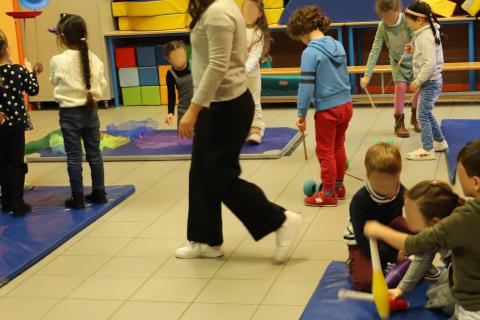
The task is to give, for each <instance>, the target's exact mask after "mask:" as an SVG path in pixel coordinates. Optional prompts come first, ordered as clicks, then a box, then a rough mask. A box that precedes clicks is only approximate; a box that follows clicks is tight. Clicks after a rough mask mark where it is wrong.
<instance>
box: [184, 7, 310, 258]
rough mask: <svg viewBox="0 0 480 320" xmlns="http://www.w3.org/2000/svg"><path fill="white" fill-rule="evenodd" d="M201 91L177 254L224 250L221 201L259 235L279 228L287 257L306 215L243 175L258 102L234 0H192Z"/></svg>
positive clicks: (187, 129)
mask: <svg viewBox="0 0 480 320" xmlns="http://www.w3.org/2000/svg"><path fill="white" fill-rule="evenodd" d="M189 11H190V15H191V16H192V23H191V24H190V29H191V43H192V58H193V61H194V63H193V68H192V73H193V82H194V97H193V99H192V103H191V106H190V108H189V109H188V111H187V113H186V114H185V115H184V117H183V118H182V121H181V122H180V129H179V133H180V136H181V137H183V138H190V137H192V136H194V141H193V152H192V163H191V168H190V186H189V188H190V193H189V211H188V230H187V238H188V240H189V243H187V245H186V246H184V247H182V248H179V249H177V251H176V252H175V254H176V256H177V257H178V258H198V257H207V258H215V257H220V256H222V255H223V252H222V250H221V245H222V243H223V236H222V215H221V203H222V202H223V203H225V205H226V206H227V207H228V208H229V209H230V210H231V211H232V212H233V213H234V214H235V215H236V216H237V217H238V218H239V219H240V220H241V221H242V222H243V224H244V225H245V226H246V227H247V229H248V230H249V232H250V234H251V235H252V236H253V238H254V239H255V240H260V239H261V238H263V237H265V236H266V235H268V234H270V233H271V232H274V231H276V232H277V249H276V252H275V260H276V261H278V262H281V261H284V260H285V258H286V256H287V255H288V251H289V248H290V246H291V243H292V240H293V238H294V236H295V233H296V231H297V230H298V228H299V226H300V224H301V221H302V218H301V217H300V216H299V215H298V214H296V213H293V212H290V211H286V210H285V209H284V208H282V207H279V206H277V205H275V204H273V203H271V202H269V201H268V200H267V198H266V197H265V195H264V193H263V192H262V190H260V189H259V188H258V187H257V186H255V185H253V184H251V183H248V182H246V181H244V180H242V179H240V178H239V176H240V173H241V169H240V163H239V155H240V150H241V148H242V146H243V144H244V142H245V138H246V137H247V134H248V132H249V130H250V126H251V123H252V119H253V113H254V102H253V99H252V96H251V94H250V92H249V91H248V89H247V76H246V73H245V61H246V57H247V52H246V49H245V48H246V28H245V22H244V20H243V17H242V14H241V12H240V9H239V8H238V6H237V4H236V3H235V1H234V0H190V4H189Z"/></svg>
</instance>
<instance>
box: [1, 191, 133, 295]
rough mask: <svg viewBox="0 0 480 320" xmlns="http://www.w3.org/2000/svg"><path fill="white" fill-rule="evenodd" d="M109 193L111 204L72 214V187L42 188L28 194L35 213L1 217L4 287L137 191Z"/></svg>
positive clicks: (91, 207) (95, 206)
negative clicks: (66, 204)
mask: <svg viewBox="0 0 480 320" xmlns="http://www.w3.org/2000/svg"><path fill="white" fill-rule="evenodd" d="M86 191H87V192H88V190H86ZM106 191H107V197H108V200H109V201H108V203H107V204H104V205H100V204H95V205H88V206H87V208H86V209H85V210H68V209H65V207H64V200H65V199H66V198H67V197H69V196H70V187H40V188H37V189H35V190H33V191H28V192H26V193H25V201H27V202H29V203H30V204H32V207H33V212H32V213H29V214H27V215H26V216H25V217H21V218H14V217H13V216H11V215H10V214H5V213H4V214H0V287H1V286H3V285H5V284H6V283H7V282H8V281H10V280H12V279H13V278H15V277H16V276H18V275H19V274H21V273H22V272H23V271H25V270H26V269H28V268H29V267H30V266H32V265H34V264H35V263H36V262H38V261H39V260H41V259H42V258H43V257H45V256H46V255H48V254H49V253H50V252H51V251H53V250H54V249H56V248H57V247H59V246H60V245H61V244H63V243H64V242H66V241H67V240H68V239H70V238H71V237H73V236H74V235H75V234H77V233H78V232H80V231H81V230H82V229H84V228H85V227H87V226H88V225H89V224H91V223H92V222H94V221H95V220H97V219H98V218H100V217H101V216H103V215H104V214H105V213H107V212H108V211H110V210H111V209H113V208H114V207H116V206H117V205H118V204H120V203H121V202H122V201H124V200H125V199H127V198H128V197H129V196H130V195H132V194H133V193H134V192H135V187H134V186H131V185H130V186H116V187H108V188H107V189H106Z"/></svg>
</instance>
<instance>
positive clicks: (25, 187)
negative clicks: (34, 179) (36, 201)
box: [23, 182, 34, 191]
mask: <svg viewBox="0 0 480 320" xmlns="http://www.w3.org/2000/svg"><path fill="white" fill-rule="evenodd" d="M33 188H34V186H33V184H30V183H28V182H25V184H24V185H23V191H30V190H33Z"/></svg>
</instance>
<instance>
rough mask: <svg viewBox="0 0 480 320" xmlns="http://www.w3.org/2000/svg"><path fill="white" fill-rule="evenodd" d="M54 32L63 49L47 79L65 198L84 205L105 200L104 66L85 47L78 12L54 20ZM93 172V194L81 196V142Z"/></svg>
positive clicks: (84, 28)
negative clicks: (56, 116) (56, 112)
mask: <svg viewBox="0 0 480 320" xmlns="http://www.w3.org/2000/svg"><path fill="white" fill-rule="evenodd" d="M57 36H58V40H59V42H60V44H61V46H62V47H64V48H65V49H66V50H65V51H64V52H63V53H62V54H60V55H57V56H54V57H53V58H52V60H51V61H50V72H51V74H50V80H51V82H52V84H53V85H54V86H55V89H54V97H55V100H56V101H57V102H58V103H59V104H60V127H61V129H62V134H63V138H64V142H65V151H66V153H67V163H68V175H69V178H70V186H71V189H72V197H71V198H69V199H67V200H66V201H65V206H66V207H67V208H71V209H84V208H85V200H86V201H87V202H92V203H106V202H107V198H106V193H105V185H104V180H105V179H104V168H103V159H102V154H101V152H100V147H99V146H100V121H99V118H98V113H97V101H98V100H100V99H102V97H103V96H104V92H105V89H106V86H107V81H106V80H105V76H104V66H103V63H102V62H101V61H100V59H99V58H98V57H97V56H96V55H95V54H94V53H92V52H91V51H89V49H88V43H87V37H88V34H87V26H86V24H85V20H83V18H82V17H80V16H78V15H73V14H64V15H62V16H61V19H60V21H59V22H58V24H57ZM82 140H83V143H84V145H85V151H86V156H87V161H88V163H89V165H90V169H91V172H92V184H93V191H92V194H90V195H88V196H86V197H85V198H84V196H83V177H82V143H81V141H82Z"/></svg>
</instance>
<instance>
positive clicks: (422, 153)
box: [407, 148, 435, 161]
mask: <svg viewBox="0 0 480 320" xmlns="http://www.w3.org/2000/svg"><path fill="white" fill-rule="evenodd" d="M407 159H408V160H415V161H424V160H435V151H434V150H433V149H432V150H428V151H427V150H424V149H423V148H420V149H418V150H415V151H412V152H409V153H407Z"/></svg>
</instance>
